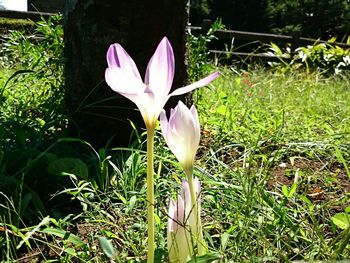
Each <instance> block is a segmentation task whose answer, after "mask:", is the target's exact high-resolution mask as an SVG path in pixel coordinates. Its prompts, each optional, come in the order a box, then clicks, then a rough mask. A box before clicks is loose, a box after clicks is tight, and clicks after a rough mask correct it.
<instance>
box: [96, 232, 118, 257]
mask: <svg viewBox="0 0 350 263" xmlns="http://www.w3.org/2000/svg"><path fill="white" fill-rule="evenodd" d="M98 241H99V242H100V246H101V248H102V250H103V253H104V254H105V255H106V256H107V257H108V258H110V259H113V257H114V254H115V253H116V250H115V248H114V247H113V245H112V243H111V241H109V240H108V239H107V238H105V237H99V238H98Z"/></svg>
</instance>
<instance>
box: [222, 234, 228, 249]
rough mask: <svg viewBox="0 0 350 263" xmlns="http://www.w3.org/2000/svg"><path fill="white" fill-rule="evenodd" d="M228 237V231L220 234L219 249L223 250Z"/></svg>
mask: <svg viewBox="0 0 350 263" xmlns="http://www.w3.org/2000/svg"><path fill="white" fill-rule="evenodd" d="M229 238H230V234H229V233H223V234H222V235H221V250H222V251H225V249H226V247H227V242H228V240H229Z"/></svg>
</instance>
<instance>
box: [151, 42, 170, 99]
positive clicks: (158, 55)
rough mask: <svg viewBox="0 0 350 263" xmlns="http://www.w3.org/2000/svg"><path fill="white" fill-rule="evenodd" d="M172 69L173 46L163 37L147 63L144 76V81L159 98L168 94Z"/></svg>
mask: <svg viewBox="0 0 350 263" xmlns="http://www.w3.org/2000/svg"><path fill="white" fill-rule="evenodd" d="M174 71H175V61H174V53H173V48H172V47H171V45H170V42H169V41H168V39H167V38H166V37H164V38H163V39H162V41H161V42H160V43H159V45H158V47H157V49H156V51H155V53H154V55H153V56H152V58H151V59H150V61H149V63H148V66H147V70H146V76H145V83H146V84H147V85H148V86H149V87H150V89H152V91H153V92H154V93H155V94H157V97H159V99H160V100H161V98H163V97H164V98H165V97H166V96H167V95H168V94H169V91H170V89H171V85H172V84H173V79H174Z"/></svg>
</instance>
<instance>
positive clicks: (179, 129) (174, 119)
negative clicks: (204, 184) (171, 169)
mask: <svg viewBox="0 0 350 263" xmlns="http://www.w3.org/2000/svg"><path fill="white" fill-rule="evenodd" d="M160 126H161V130H162V133H163V136H164V139H165V141H166V143H167V144H168V146H169V148H170V150H171V151H172V152H173V153H174V155H175V156H176V158H177V159H178V160H179V162H180V164H181V166H182V167H183V169H184V170H185V172H186V173H187V172H192V169H193V164H194V159H195V156H196V152H197V149H198V146H199V140H200V127H199V120H198V113H197V110H196V108H195V107H194V106H192V107H191V108H190V109H188V108H187V107H186V106H185V104H184V103H183V102H182V101H179V102H178V104H177V106H176V107H175V108H174V109H171V111H170V117H169V120H168V119H167V117H166V114H165V111H164V110H163V111H162V112H161V114H160Z"/></svg>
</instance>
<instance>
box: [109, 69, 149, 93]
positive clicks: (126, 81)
mask: <svg viewBox="0 0 350 263" xmlns="http://www.w3.org/2000/svg"><path fill="white" fill-rule="evenodd" d="M130 73H131V72H130V71H125V70H124V68H118V67H114V66H113V67H109V68H107V69H106V71H105V79H106V82H107V84H108V85H109V86H110V87H111V88H112V89H113V90H114V91H115V92H118V93H125V94H136V93H140V92H142V91H143V90H144V89H145V87H146V86H145V84H143V83H142V80H141V79H139V78H137V77H135V75H134V74H130Z"/></svg>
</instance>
